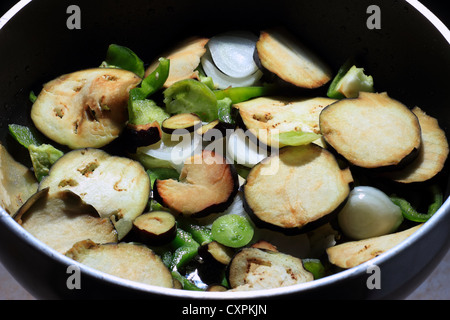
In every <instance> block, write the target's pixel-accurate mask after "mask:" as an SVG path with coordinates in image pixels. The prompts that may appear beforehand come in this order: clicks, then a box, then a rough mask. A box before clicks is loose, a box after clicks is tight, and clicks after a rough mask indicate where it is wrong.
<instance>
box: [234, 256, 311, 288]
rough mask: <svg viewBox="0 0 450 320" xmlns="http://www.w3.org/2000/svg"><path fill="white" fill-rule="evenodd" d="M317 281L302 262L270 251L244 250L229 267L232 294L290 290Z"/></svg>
mask: <svg viewBox="0 0 450 320" xmlns="http://www.w3.org/2000/svg"><path fill="white" fill-rule="evenodd" d="M312 280H314V277H313V275H312V273H310V272H309V271H307V270H305V268H304V267H303V263H302V260H300V259H299V258H296V257H293V256H290V255H287V254H284V253H281V252H274V251H270V250H261V249H257V248H244V249H242V250H241V251H240V252H239V253H237V254H236V255H235V256H234V257H233V260H232V261H231V263H230V266H229V271H228V281H229V283H230V286H231V288H232V291H242V290H243V291H246V290H260V289H270V288H279V287H284V286H290V285H294V284H298V283H304V282H309V281H312Z"/></svg>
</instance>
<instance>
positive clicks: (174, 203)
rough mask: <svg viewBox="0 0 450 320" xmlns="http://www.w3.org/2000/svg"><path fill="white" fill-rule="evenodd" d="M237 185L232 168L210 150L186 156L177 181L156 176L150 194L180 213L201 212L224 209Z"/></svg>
mask: <svg viewBox="0 0 450 320" xmlns="http://www.w3.org/2000/svg"><path fill="white" fill-rule="evenodd" d="M237 189H238V178H237V173H236V171H235V170H234V168H233V167H232V166H231V165H230V164H228V163H227V162H226V160H225V159H224V158H223V157H222V156H220V155H218V154H216V153H214V152H211V151H207V150H203V152H202V153H201V154H197V155H194V156H192V157H191V158H189V159H187V160H186V162H185V165H184V166H183V169H182V171H181V174H180V179H179V181H176V180H173V179H168V180H156V182H155V185H154V189H153V196H154V199H155V200H157V201H158V202H160V203H161V204H162V205H163V206H165V207H167V208H170V209H171V210H172V211H173V212H175V213H177V214H180V215H183V216H197V217H198V216H203V215H207V214H210V213H215V212H221V211H223V210H225V209H226V208H227V207H228V206H229V205H230V204H231V202H232V201H233V199H234V196H235V195H236V193H237Z"/></svg>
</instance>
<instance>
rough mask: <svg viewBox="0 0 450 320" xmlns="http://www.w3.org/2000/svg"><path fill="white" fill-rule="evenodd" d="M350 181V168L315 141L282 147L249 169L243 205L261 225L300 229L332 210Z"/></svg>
mask: <svg viewBox="0 0 450 320" xmlns="http://www.w3.org/2000/svg"><path fill="white" fill-rule="evenodd" d="M352 181H353V178H352V175H351V173H350V170H349V169H348V168H346V169H341V168H340V167H339V165H338V163H337V162H336V159H335V158H334V156H333V155H332V154H331V153H330V152H329V151H327V150H325V149H323V148H321V147H319V146H317V145H315V144H309V145H304V146H298V147H284V148H282V149H280V151H279V154H278V155H277V154H275V155H271V156H270V157H268V158H266V159H265V160H263V161H262V162H261V163H260V164H258V165H256V166H255V167H253V169H252V170H251V171H250V173H249V175H248V176H247V181H246V183H245V185H244V208H245V209H246V211H247V212H248V213H249V214H250V215H251V216H252V218H253V219H254V220H255V222H263V224H262V225H263V226H266V227H268V228H270V227H277V228H279V229H280V231H301V230H298V229H301V228H303V227H304V226H306V225H307V224H309V223H312V222H315V221H316V220H318V219H321V218H322V217H325V216H327V215H328V214H330V213H333V212H335V209H337V208H338V207H339V206H340V205H341V204H342V203H343V202H344V200H346V198H347V196H348V194H349V192H350V187H349V183H350V182H352ZM277 228H274V229H277Z"/></svg>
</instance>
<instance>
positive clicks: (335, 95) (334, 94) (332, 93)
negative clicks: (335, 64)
mask: <svg viewBox="0 0 450 320" xmlns="http://www.w3.org/2000/svg"><path fill="white" fill-rule="evenodd" d="M353 64H354V63H353V59H348V60H347V61H346V62H345V63H344V64H343V65H342V66H341V67H340V68H339V70H338V72H337V74H336V76H335V77H334V79H333V81H331V84H330V86H329V87H328V91H327V96H328V98H331V99H343V98H345V96H344V95H343V94H342V93H340V92H339V91H337V90H336V88H337V85H338V84H339V82H340V81H341V80H342V78H343V77H344V76H345V75H346V74H347V72H348V70H350V68H351V67H352V66H353Z"/></svg>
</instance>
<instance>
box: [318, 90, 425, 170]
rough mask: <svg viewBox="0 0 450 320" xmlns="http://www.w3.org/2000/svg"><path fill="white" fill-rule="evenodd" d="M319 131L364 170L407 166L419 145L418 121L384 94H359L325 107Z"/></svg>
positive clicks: (403, 107) (321, 115) (321, 114)
mask: <svg viewBox="0 0 450 320" xmlns="http://www.w3.org/2000/svg"><path fill="white" fill-rule="evenodd" d="M320 130H321V133H322V135H323V137H324V138H325V140H326V141H327V143H329V144H330V145H331V146H332V147H333V148H334V149H335V150H336V151H337V152H338V153H339V154H340V155H342V156H343V157H344V158H346V159H347V160H348V161H349V162H350V163H352V164H354V165H356V166H359V167H363V168H379V167H384V168H387V167H393V166H397V165H402V164H406V163H408V162H410V161H412V160H414V158H415V157H416V156H417V154H418V150H419V148H420V145H421V133H420V124H419V121H418V120H417V117H416V116H415V115H414V113H412V112H411V110H409V109H408V108H407V107H406V106H405V105H403V104H402V103H400V102H399V101H396V100H394V99H392V98H390V97H389V96H388V95H387V93H369V92H361V93H360V95H359V97H358V98H356V99H342V100H339V101H338V102H335V103H333V104H331V105H329V106H327V107H326V108H325V109H323V111H322V112H321V113H320ZM374 150H375V151H374Z"/></svg>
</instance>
